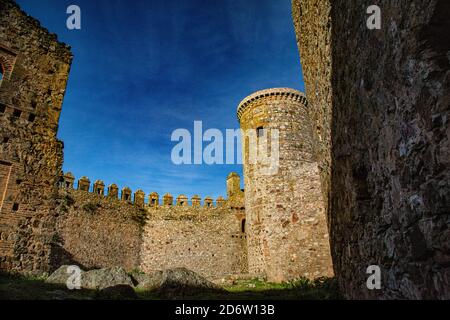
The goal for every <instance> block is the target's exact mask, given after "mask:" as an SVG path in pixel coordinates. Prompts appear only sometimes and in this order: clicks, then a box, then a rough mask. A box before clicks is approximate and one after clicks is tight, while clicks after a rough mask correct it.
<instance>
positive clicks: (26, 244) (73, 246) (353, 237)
mask: <svg viewBox="0 0 450 320" xmlns="http://www.w3.org/2000/svg"><path fill="white" fill-rule="evenodd" d="M371 4H372V3H370V1H366V0H361V1H357V2H355V1H347V0H333V1H332V0H293V18H294V25H295V29H296V32H297V40H298V45H299V49H300V54H301V62H302V65H303V73H304V78H305V84H306V96H305V95H304V94H303V93H301V92H299V91H296V90H293V89H287V88H276V89H268V90H263V91H259V92H256V93H254V94H252V95H250V96H249V97H247V98H245V99H244V100H243V101H242V102H241V103H240V105H239V106H238V109H237V116H238V119H239V122H240V126H241V128H242V129H245V130H249V131H251V132H254V134H255V136H256V138H257V141H258V145H261V146H262V147H267V149H268V150H271V151H270V152H273V151H274V149H273V146H271V145H266V142H267V141H268V140H266V138H267V137H269V136H271V135H272V133H276V132H278V134H279V136H278V144H279V148H278V150H279V161H278V163H277V165H276V171H275V172H271V174H267V170H269V171H270V170H271V169H273V168H272V167H271V164H264V163H254V162H252V161H251V159H250V158H251V157H250V156H249V154H250V153H251V152H250V148H252V145H251V144H250V143H249V142H248V141H247V137H246V136H244V137H243V143H242V145H243V153H242V154H243V157H244V166H243V167H244V177H243V178H244V186H245V188H244V190H241V187H240V185H241V183H240V177H239V175H237V174H235V173H231V174H230V175H229V176H228V177H227V179H226V181H224V185H225V184H226V190H227V198H226V199H224V198H218V199H215V201H214V200H213V199H211V198H209V197H206V198H204V199H203V201H202V199H201V198H200V197H199V196H194V197H192V199H188V198H187V197H186V196H184V195H180V196H178V197H177V198H176V199H174V197H173V196H172V195H171V194H169V193H167V194H165V195H163V196H160V195H158V194H156V193H154V192H153V193H150V194H148V195H147V194H146V193H145V192H144V191H143V190H137V191H135V192H133V191H132V190H130V189H129V188H127V187H124V188H119V186H117V185H115V184H112V185H110V186H105V185H104V183H103V182H102V181H101V180H97V181H95V182H94V183H91V181H90V180H89V178H87V177H80V178H79V179H78V181H77V182H76V183H75V177H74V176H73V175H72V174H70V173H66V174H63V173H62V171H61V167H62V159H63V154H62V143H61V142H59V141H58V140H57V139H56V132H57V128H58V120H59V113H60V111H61V106H62V100H63V96H64V91H65V85H66V82H67V78H68V75H69V70H70V65H71V61H72V55H71V53H70V49H69V47H68V46H66V45H64V44H62V43H59V42H58V41H57V39H56V36H55V35H52V34H50V33H49V32H48V31H47V30H45V29H44V28H42V27H41V26H40V25H39V22H38V21H36V20H35V19H33V18H31V17H29V16H27V15H26V14H25V13H24V12H22V11H21V10H20V8H19V7H18V6H17V5H16V4H15V3H14V2H13V1H12V0H0V12H1V15H0V64H1V69H0V70H1V80H0V81H1V82H0V139H1V146H0V269H1V270H4V271H5V270H6V271H19V272H33V273H42V272H48V271H51V270H53V269H55V268H56V267H58V266H59V265H61V264H69V263H70V264H78V265H79V266H81V267H84V268H97V267H109V266H123V267H124V268H125V269H127V270H132V269H136V268H138V269H141V270H143V271H145V272H151V271H153V270H158V269H164V268H170V267H179V266H183V267H187V268H189V269H191V270H193V271H196V272H198V273H200V274H202V275H204V276H206V277H208V278H210V279H218V278H222V277H225V276H228V275H235V276H250V277H253V276H265V277H267V279H268V280H270V281H285V280H290V279H293V278H297V277H300V276H306V277H310V278H315V277H318V276H332V275H333V273H334V275H335V276H336V278H337V280H338V282H339V285H340V288H341V290H342V293H343V294H344V295H345V296H346V297H347V298H383V299H386V298H447V299H448V298H450V264H449V261H450V245H449V244H450V228H449V224H450V216H449V214H450V170H449V167H450V130H449V119H450V109H449V105H450V103H449V101H450V99H449V98H450V93H449V70H450V68H449V54H448V52H450V45H449V43H448V41H445V39H448V37H446V36H445V35H444V32H445V31H448V30H450V22H449V18H448V12H450V7H449V6H450V2H448V1H446V0H431V1H422V0H401V1H397V2H395V3H394V2H389V3H388V2H386V3H385V2H383V4H382V5H380V6H381V10H382V14H383V22H382V28H381V29H380V30H369V29H367V28H366V27H365V25H366V24H365V22H366V18H367V15H366V8H367V7H368V6H369V5H371ZM306 97H307V98H308V99H306ZM168 191H170V190H168ZM370 265H377V266H379V267H380V270H381V289H380V290H369V289H368V288H367V286H366V280H367V277H368V274H367V272H366V270H367V267H368V266H370Z"/></svg>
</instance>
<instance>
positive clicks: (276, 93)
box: [238, 88, 332, 281]
mask: <svg viewBox="0 0 450 320" xmlns="http://www.w3.org/2000/svg"><path fill="white" fill-rule="evenodd" d="M307 108H308V106H307V102H306V98H305V96H304V95H303V93H301V92H299V91H296V90H293V89H285V88H281V89H268V90H263V91H259V92H256V93H254V94H252V95H250V96H249V97H247V98H245V99H244V100H243V101H242V102H241V104H240V105H239V108H238V118H239V121H240V124H241V128H242V129H243V132H244V135H243V137H244V138H243V139H244V141H243V143H242V145H243V156H244V161H243V163H244V179H245V209H246V216H247V221H248V235H247V244H248V260H249V271H250V273H252V274H262V275H265V276H267V279H268V280H269V281H286V280H291V279H294V278H298V277H299V276H306V277H310V278H314V277H318V276H331V275H332V265H331V256H330V248H329V241H328V230H327V226H326V219H325V212H324V207H323V199H322V194H321V191H320V179H319V171H318V167H317V160H316V158H315V156H314V153H313V147H314V146H313V142H312V139H311V136H312V127H311V121H310V119H309V115H308V110H307ZM276 132H278V133H279V135H278V146H279V147H278V148H277V146H276V140H275V139H276V138H275V139H272V137H276ZM255 137H256V138H255ZM254 147H256V150H255V149H253V151H252V148H254ZM275 149H279V155H278V156H279V163H276V164H275V165H274V166H272V165H271V164H269V163H270V162H267V163H266V162H265V161H264V159H263V156H258V158H257V159H256V160H252V159H255V158H254V157H253V156H252V152H253V154H255V152H257V153H258V154H259V155H264V154H270V153H272V154H273V153H274V152H275ZM266 150H267V151H266ZM266 169H267V170H266ZM271 169H275V170H274V171H272V170H271Z"/></svg>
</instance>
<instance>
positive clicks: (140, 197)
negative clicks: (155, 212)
mask: <svg viewBox="0 0 450 320" xmlns="http://www.w3.org/2000/svg"><path fill="white" fill-rule="evenodd" d="M134 204H135V205H137V206H138V207H140V208H144V205H145V193H144V191H142V190H141V189H139V190H137V191H136V192H135V193H134Z"/></svg>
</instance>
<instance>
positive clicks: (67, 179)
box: [63, 172, 75, 189]
mask: <svg viewBox="0 0 450 320" xmlns="http://www.w3.org/2000/svg"><path fill="white" fill-rule="evenodd" d="M63 177H64V188H66V189H73V184H74V182H75V177H74V175H73V174H72V172H67V173H66V174H64V176H63Z"/></svg>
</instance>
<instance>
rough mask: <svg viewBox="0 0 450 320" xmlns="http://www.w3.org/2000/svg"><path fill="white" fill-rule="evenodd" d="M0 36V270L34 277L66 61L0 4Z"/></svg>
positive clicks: (43, 239) (42, 259) (44, 251)
mask: <svg viewBox="0 0 450 320" xmlns="http://www.w3.org/2000/svg"><path fill="white" fill-rule="evenodd" d="M0 30H1V32H0V70H1V72H2V77H1V80H0V142H1V144H0V270H9V271H21V272H30V273H40V272H43V271H48V270H49V268H50V259H51V254H50V252H51V247H52V237H53V232H54V222H55V217H54V211H55V210H54V208H55V206H56V204H55V199H56V194H57V191H58V190H57V182H58V177H59V176H60V171H61V165H62V143H61V142H60V141H58V140H57V139H56V132H57V128H58V120H59V114H60V112H61V105H62V100H63V97H64V92H65V87H66V82H67V77H68V74H69V69H70V65H71V61H72V55H71V53H70V49H69V47H68V46H66V45H64V44H62V43H59V42H58V41H57V38H56V35H54V34H51V33H49V32H48V31H47V30H46V29H44V28H42V27H41V26H40V24H39V22H38V21H37V20H35V19H33V18H31V17H29V16H27V15H26V14H25V13H24V12H22V11H21V10H20V8H19V7H18V6H17V5H16V4H15V3H14V2H13V1H9V0H0Z"/></svg>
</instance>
